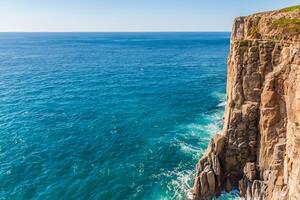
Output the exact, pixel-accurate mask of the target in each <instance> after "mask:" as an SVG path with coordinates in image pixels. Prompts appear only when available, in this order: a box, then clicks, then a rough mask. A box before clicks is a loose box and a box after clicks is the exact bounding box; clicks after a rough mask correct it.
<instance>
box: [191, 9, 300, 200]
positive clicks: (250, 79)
mask: <svg viewBox="0 0 300 200" xmlns="http://www.w3.org/2000/svg"><path fill="white" fill-rule="evenodd" d="M233 188H237V189H239V190H240V195H241V197H245V198H246V199H295V200H296V199H300V6H298V7H293V8H287V9H283V10H279V11H273V12H266V13H258V14H254V15H250V16H247V17H239V18H237V19H236V20H235V22H234V26H233V30H232V35H231V47H230V55H229V58H228V74H227V105H226V111H225V119H224V129H223V132H222V133H220V134H216V135H215V136H214V137H213V139H212V140H211V142H210V143H209V146H208V148H207V150H206V152H205V154H204V155H203V157H202V158H201V159H200V160H199V162H198V164H197V166H196V174H195V181H194V187H193V189H192V192H191V193H190V194H189V195H188V198H189V199H211V198H213V197H215V196H218V195H220V193H221V192H222V191H231V190H232V189H233Z"/></svg>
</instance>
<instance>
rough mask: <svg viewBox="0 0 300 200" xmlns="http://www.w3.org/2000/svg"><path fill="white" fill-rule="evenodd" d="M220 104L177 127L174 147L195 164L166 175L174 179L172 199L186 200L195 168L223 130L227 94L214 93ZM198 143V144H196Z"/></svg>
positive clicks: (169, 187) (171, 186)
mask: <svg viewBox="0 0 300 200" xmlns="http://www.w3.org/2000/svg"><path fill="white" fill-rule="evenodd" d="M212 95H213V96H214V97H216V98H217V99H218V101H219V103H218V104H217V105H216V107H215V109H213V110H211V111H208V112H206V113H202V114H200V115H199V116H198V117H196V118H195V120H194V122H192V123H190V124H185V125H179V126H177V127H176V137H175V140H174V141H173V145H176V146H178V148H179V149H180V151H181V152H182V153H184V154H185V155H186V156H188V157H190V159H191V160H192V161H193V163H194V164H191V165H185V166H183V165H180V166H179V167H177V168H176V169H175V170H173V171H170V172H167V173H164V176H167V177H173V178H172V179H171V181H170V182H169V183H168V186H167V188H168V190H169V191H172V198H171V199H185V198H186V196H185V195H186V193H187V192H188V191H189V190H190V189H191V187H192V184H193V177H194V166H195V164H196V162H197V161H198V159H199V158H200V157H201V156H202V155H203V153H204V152H205V150H206V147H207V144H208V143H209V141H210V139H211V137H212V136H213V135H214V134H216V133H218V132H220V131H221V130H222V128H223V115H224V108H225V105H226V101H225V98H226V96H225V94H223V93H213V94H212ZM195 141H196V142H195Z"/></svg>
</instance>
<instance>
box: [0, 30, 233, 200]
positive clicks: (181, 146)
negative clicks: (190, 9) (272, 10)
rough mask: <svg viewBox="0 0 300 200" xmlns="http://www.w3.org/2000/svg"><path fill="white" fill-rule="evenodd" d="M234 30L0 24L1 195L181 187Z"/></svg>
mask: <svg viewBox="0 0 300 200" xmlns="http://www.w3.org/2000/svg"><path fill="white" fill-rule="evenodd" d="M229 37H230V35H229V33H1V34H0V199H1V200H2V199H43V200H44V199H55V200H56V199H76V200H78V199H84V200H86V199H101V200H102V199H103V200H106V199H109V200H110V199H145V200H148V199H150V200H152V199H153V200H156V199H185V192H186V191H187V190H188V189H189V188H190V187H191V185H192V182H193V173H194V169H195V164H196V163H197V161H198V159H199V158H200V156H201V155H202V154H203V152H204V150H205V149H206V147H207V144H208V141H209V139H210V138H211V137H212V135H213V134H215V133H216V132H218V131H219V130H221V128H222V119H223V112H224V105H225V87H226V64H227V56H228V53H229Z"/></svg>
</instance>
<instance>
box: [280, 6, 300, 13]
mask: <svg viewBox="0 0 300 200" xmlns="http://www.w3.org/2000/svg"><path fill="white" fill-rule="evenodd" d="M296 10H299V11H300V5H297V6H290V7H287V8H283V9H281V10H280V11H282V12H293V11H296Z"/></svg>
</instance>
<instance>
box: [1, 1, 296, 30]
mask: <svg viewBox="0 0 300 200" xmlns="http://www.w3.org/2000/svg"><path fill="white" fill-rule="evenodd" d="M297 4H299V0H284V1H283V0H281V1H278V0H243V1H241V0H227V1H226V0H7V1H4V0H2V1H0V19H1V20H0V31H1V32H92V31H96V32H119V31H120V32H127V31H132V32H134V31H230V30H231V25H232V21H233V19H234V17H236V16H241V15H248V14H251V13H255V12H261V11H267V10H274V9H279V8H283V7H288V6H291V5H297Z"/></svg>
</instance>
